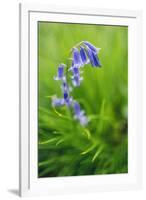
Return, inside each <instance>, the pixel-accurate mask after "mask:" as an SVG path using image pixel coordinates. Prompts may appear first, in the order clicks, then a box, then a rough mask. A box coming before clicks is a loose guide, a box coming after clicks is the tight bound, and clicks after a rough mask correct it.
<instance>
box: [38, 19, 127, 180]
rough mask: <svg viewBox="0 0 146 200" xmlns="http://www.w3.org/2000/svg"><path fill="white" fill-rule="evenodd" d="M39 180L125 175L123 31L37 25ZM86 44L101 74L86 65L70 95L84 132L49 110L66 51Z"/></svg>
mask: <svg viewBox="0 0 146 200" xmlns="http://www.w3.org/2000/svg"><path fill="white" fill-rule="evenodd" d="M38 33H39V38H38V39H39V40H38V41H39V52H38V56H39V59H38V61H39V67H38V70H39V72H38V77H39V93H38V97H39V108H38V111H39V119H38V120H39V121H38V123H39V125H38V139H39V144H38V145H39V148H38V159H39V163H38V175H39V177H53V176H75V175H93V174H111V173H127V172H128V164H127V162H128V155H127V154H128V153H127V151H128V140H127V126H128V125H127V101H128V100H127V97H128V95H127V87H128V80H127V74H128V54H127V53H128V52H127V49H128V47H127V39H128V29H127V27H120V26H103V25H80V24H63V23H62V24H61V23H45V22H39V26H38ZM82 40H87V41H89V42H91V43H92V44H94V45H95V46H96V47H99V48H101V51H100V53H99V58H100V61H101V64H102V68H100V69H99V68H93V67H91V66H90V65H86V66H85V68H84V74H83V77H84V81H83V82H82V83H81V86H80V87H79V88H75V89H74V91H73V96H74V98H75V99H76V100H77V101H78V102H79V103H80V104H81V107H82V108H83V109H84V110H85V112H86V115H87V116H88V117H89V120H90V122H89V124H88V126H87V127H82V126H81V125H80V124H79V123H78V121H75V120H74V119H73V117H72V114H71V113H70V112H69V110H67V109H66V107H62V108H56V109H55V108H53V107H52V104H51V96H53V95H57V96H58V97H60V96H61V90H60V85H59V83H58V82H57V81H54V80H53V77H54V76H55V75H56V72H57V67H58V64H59V63H62V62H64V63H66V62H67V58H68V56H69V52H70V49H71V48H72V47H73V46H74V45H75V44H76V43H78V42H80V41H82Z"/></svg>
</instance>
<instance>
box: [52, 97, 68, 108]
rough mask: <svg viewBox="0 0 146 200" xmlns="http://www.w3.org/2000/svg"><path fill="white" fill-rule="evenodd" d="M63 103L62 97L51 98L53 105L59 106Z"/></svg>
mask: <svg viewBox="0 0 146 200" xmlns="http://www.w3.org/2000/svg"><path fill="white" fill-rule="evenodd" d="M64 104H65V101H64V99H63V98H62V99H61V98H56V97H55V98H53V99H52V105H53V106H57V107H59V106H63V105H64Z"/></svg>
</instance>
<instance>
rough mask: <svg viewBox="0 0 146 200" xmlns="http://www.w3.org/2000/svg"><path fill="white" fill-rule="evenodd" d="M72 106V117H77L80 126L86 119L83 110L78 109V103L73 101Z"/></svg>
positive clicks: (85, 122) (86, 121)
mask: <svg viewBox="0 0 146 200" xmlns="http://www.w3.org/2000/svg"><path fill="white" fill-rule="evenodd" d="M73 108H74V118H75V119H78V120H79V122H80V124H81V125H82V126H85V125H87V123H88V119H87V117H86V116H85V112H84V111H83V110H81V109H80V105H79V103H77V102H74V105H73Z"/></svg>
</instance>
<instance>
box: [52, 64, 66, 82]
mask: <svg viewBox="0 0 146 200" xmlns="http://www.w3.org/2000/svg"><path fill="white" fill-rule="evenodd" d="M65 66H66V65H65V64H60V65H59V66H58V73H57V76H56V77H54V80H65V76H64V67H65Z"/></svg>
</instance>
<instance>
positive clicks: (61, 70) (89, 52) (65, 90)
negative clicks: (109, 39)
mask: <svg viewBox="0 0 146 200" xmlns="http://www.w3.org/2000/svg"><path fill="white" fill-rule="evenodd" d="M99 50H100V49H99V48H96V47H95V46H94V45H92V44H91V43H90V42H88V41H82V42H80V43H79V44H77V45H75V47H73V48H72V50H71V55H72V57H71V64H70V66H66V65H65V64H60V65H59V66H58V72H57V76H55V77H54V80H57V81H58V80H59V81H61V90H62V98H56V97H54V98H53V99H52V105H53V106H55V107H57V106H63V105H66V106H67V107H69V108H71V109H73V112H74V118H75V119H77V120H78V121H79V122H80V124H81V125H82V126H85V125H87V123H88V118H87V116H86V115H85V112H84V111H83V110H81V108H80V105H79V103H78V102H77V101H76V100H74V99H73V97H72V96H71V95H70V93H71V91H72V88H71V87H70V82H69V80H71V82H72V86H73V87H79V86H80V84H81V81H82V80H83V77H82V76H81V74H82V72H83V71H82V69H83V67H84V66H85V65H86V64H91V65H92V67H101V64H100V61H99V58H98V53H99ZM70 73H71V75H70ZM69 78H70V79H69Z"/></svg>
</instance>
